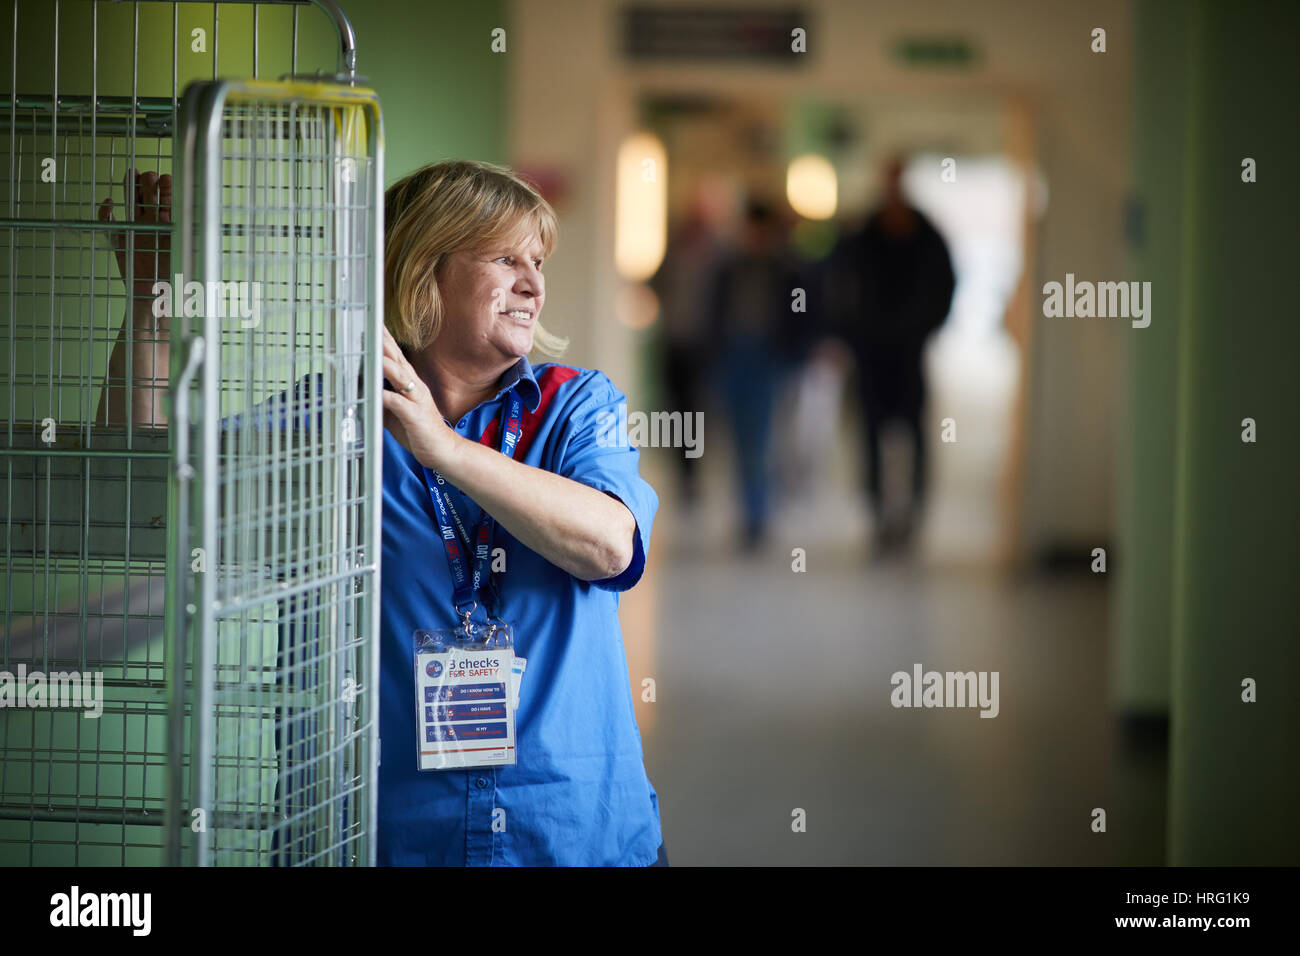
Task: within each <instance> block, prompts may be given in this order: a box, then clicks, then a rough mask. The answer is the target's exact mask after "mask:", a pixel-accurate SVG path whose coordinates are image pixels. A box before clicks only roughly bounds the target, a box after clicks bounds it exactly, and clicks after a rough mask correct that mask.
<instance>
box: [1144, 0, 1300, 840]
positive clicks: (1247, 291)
mask: <svg viewBox="0 0 1300 956" xmlns="http://www.w3.org/2000/svg"><path fill="white" fill-rule="evenodd" d="M1138 22H1139V42H1138V44H1137V60H1138V65H1139V85H1140V92H1139V97H1138V104H1139V114H1140V121H1139V126H1138V130H1137V134H1138V145H1137V157H1138V158H1137V175H1138V189H1139V192H1140V193H1141V194H1142V195H1143V196H1145V197H1146V198H1147V200H1148V202H1149V207H1148V215H1149V227H1150V232H1149V237H1148V243H1147V248H1146V251H1145V253H1144V255H1143V267H1144V268H1149V269H1151V275H1149V276H1148V275H1146V274H1145V273H1144V274H1142V276H1141V277H1142V278H1143V279H1147V278H1151V279H1152V280H1153V281H1157V280H1158V281H1159V282H1161V283H1162V284H1163V283H1170V285H1171V288H1170V289H1169V290H1168V291H1165V292H1163V295H1164V296H1165V299H1164V301H1170V298H1171V297H1172V298H1173V301H1176V302H1177V303H1178V308H1177V311H1175V312H1173V313H1172V314H1170V313H1168V312H1166V313H1165V314H1166V315H1169V318H1170V320H1172V321H1174V322H1176V323H1177V328H1176V329H1175V330H1170V333H1169V334H1168V335H1167V336H1165V337H1163V338H1161V337H1157V336H1156V335H1155V333H1156V330H1157V328H1158V326H1159V325H1160V324H1161V319H1160V317H1159V315H1157V316H1156V317H1154V318H1153V321H1152V326H1151V329H1149V330H1146V331H1147V332H1150V333H1152V335H1150V336H1145V337H1144V341H1142V342H1141V343H1140V345H1138V346H1136V347H1135V350H1134V363H1133V369H1132V371H1133V386H1134V388H1133V392H1132V394H1133V396H1134V397H1133V401H1134V402H1135V403H1136V404H1137V406H1138V407H1135V408H1134V409H1133V415H1134V419H1135V425H1136V432H1135V437H1136V443H1135V444H1136V449H1135V451H1136V455H1135V459H1134V468H1133V473H1132V480H1133V481H1134V483H1135V487H1134V489H1133V494H1132V496H1131V499H1130V509H1131V513H1130V515H1129V517H1128V520H1132V521H1133V522H1134V526H1133V527H1132V528H1129V529H1127V530H1126V534H1127V535H1128V540H1129V547H1130V549H1131V551H1130V553H1129V556H1128V558H1127V559H1126V560H1125V563H1124V570H1123V574H1124V576H1125V579H1126V581H1125V588H1126V590H1125V593H1126V594H1127V598H1126V600H1127V608H1128V610H1127V612H1126V617H1125V620H1124V627H1125V628H1126V629H1127V630H1126V631H1122V632H1121V633H1122V638H1123V640H1125V641H1127V642H1128V643H1129V644H1130V645H1131V646H1130V647H1129V648H1128V649H1127V650H1126V651H1125V652H1124V653H1122V654H1121V655H1120V657H1121V659H1125V658H1126V659H1127V660H1128V661H1129V664H1130V667H1129V671H1128V673H1129V682H1128V684H1127V685H1126V686H1127V689H1128V691H1129V692H1130V693H1131V694H1132V696H1133V698H1134V699H1142V698H1144V697H1145V698H1146V699H1149V700H1152V701H1155V700H1156V699H1157V694H1156V690H1157V688H1158V687H1159V686H1160V684H1161V683H1162V681H1161V679H1160V677H1159V673H1158V672H1159V666H1160V661H1161V659H1162V657H1163V653H1164V651H1163V647H1162V640H1161V634H1162V632H1163V630H1164V628H1165V626H1166V621H1167V622H1168V632H1169V634H1170V662H1169V674H1170V678H1169V699H1170V718H1171V728H1172V739H1171V752H1170V781H1169V793H1170V806H1169V823H1168V846H1169V862H1170V863H1173V864H1179V865H1202V866H1206V865H1228V864H1247V865H1250V864H1279V863H1295V862H1296V860H1297V859H1300V817H1297V815H1296V813H1295V808H1296V807H1297V806H1300V760H1298V759H1297V757H1298V756H1300V754H1298V753H1297V746H1296V731H1297V728H1300V699H1298V698H1297V697H1296V695H1295V693H1294V688H1295V687H1296V685H1297V682H1300V641H1297V636H1298V635H1297V625H1296V617H1295V610H1294V606H1295V602H1294V593H1295V590H1296V580H1295V579H1296V571H1297V569H1298V568H1300V535H1298V534H1297V532H1298V530H1300V501H1298V499H1297V496H1296V484H1297V481H1296V479H1297V475H1300V452H1298V451H1297V444H1296V440H1297V432H1298V430H1300V402H1298V401H1297V399H1296V397H1295V390H1294V386H1293V384H1292V379H1293V377H1294V376H1295V374H1296V362H1297V359H1298V358H1300V324H1297V321H1296V314H1295V294H1294V288H1295V287H1294V279H1293V275H1294V271H1295V267H1294V263H1293V262H1292V259H1293V255H1294V249H1295V241H1294V235H1295V228H1296V225H1295V214H1296V209H1297V208H1298V207H1297V202H1296V198H1297V197H1296V187H1295V181H1294V178H1293V172H1292V170H1291V167H1290V163H1291V161H1292V160H1293V158H1294V157H1295V156H1296V155H1297V149H1298V148H1300V143H1298V142H1297V139H1298V137H1297V134H1296V126H1295V122H1294V119H1293V116H1292V114H1293V103H1292V100H1293V98H1294V89H1295V85H1296V84H1295V80H1296V75H1295V73H1296V71H1295V67H1294V62H1295V60H1294V51H1293V49H1292V46H1293V38H1294V37H1295V35H1296V33H1297V28H1300V7H1297V6H1296V5H1294V4H1293V3H1289V2H1270V3H1260V4H1254V5H1251V6H1250V7H1249V8H1240V7H1236V6H1233V5H1229V4H1217V3H1211V2H1206V0H1200V2H1195V3H1171V2H1167V0H1144V2H1142V3H1140V4H1139V6H1138ZM1184 118H1185V119H1184ZM1184 123H1185V126H1184ZM1179 126H1184V132H1183V134H1182V135H1181V136H1179V135H1177V127H1179ZM1245 157H1251V158H1253V159H1255V160H1256V162H1257V163H1258V182H1256V183H1253V184H1248V183H1243V182H1242V179H1241V171H1242V167H1241V164H1242V160H1243V158H1245ZM1175 256H1176V261H1175ZM1175 279H1176V285H1174V280H1175ZM1160 288H1161V287H1160V286H1156V287H1155V289H1156V290H1159V289H1160ZM1175 289H1176V291H1175ZM1153 291H1154V290H1153ZM1161 296H1162V292H1161V291H1154V299H1155V301H1156V302H1157V303H1159V302H1160V301H1161ZM1171 370H1172V371H1171ZM1171 375H1172V376H1173V378H1172V379H1171ZM1174 379H1176V382H1175V381H1174ZM1171 382H1172V383H1173V384H1174V391H1173V393H1172V394H1173V403H1174V410H1173V411H1172V412H1171V411H1169V408H1168V404H1169V398H1170V392H1169V388H1170V385H1171ZM1248 417H1249V418H1253V419H1254V420H1255V421H1256V423H1257V427H1258V436H1257V441H1256V442H1255V443H1253V444H1251V443H1245V442H1243V441H1242V440H1241V433H1242V424H1241V423H1242V419H1244V418H1248ZM1169 432H1172V433H1173V435H1174V444H1173V460H1172V463H1171V462H1170V461H1169V448H1168V446H1167V438H1166V435H1167V434H1168V433H1169ZM1169 498H1172V527H1171V529H1168V530H1171V531H1172V533H1168V531H1167V527H1166V510H1165V507H1166V506H1165V505H1164V502H1165V501H1166V500H1169ZM1164 567H1168V568H1169V569H1170V570H1169V573H1168V582H1169V586H1168V587H1167V588H1166V586H1165V579H1166V572H1165V571H1164V570H1163V568H1164ZM1166 607H1167V608H1168V612H1166ZM1144 645H1145V646H1144ZM1247 678H1250V679H1253V680H1254V681H1256V682H1257V685H1258V701H1257V702H1256V703H1245V702H1243V701H1242V686H1241V685H1242V681H1243V680H1244V679H1247Z"/></svg>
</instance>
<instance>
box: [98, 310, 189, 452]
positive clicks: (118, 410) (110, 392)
mask: <svg viewBox="0 0 1300 956" xmlns="http://www.w3.org/2000/svg"><path fill="white" fill-rule="evenodd" d="M128 324H129V327H130V329H131V341H130V344H129V346H128V343H127V328H128ZM170 338H171V335H170V330H169V328H168V321H167V319H158V318H156V317H155V316H154V314H153V304H152V301H151V300H139V299H137V300H135V301H134V305H133V307H132V310H131V315H130V316H128V317H127V318H125V319H124V320H123V322H122V329H121V331H120V332H119V333H118V336H117V341H116V342H115V343H114V345H113V352H112V354H111V355H110V356H109V359H108V382H107V383H106V386H105V389H104V392H103V394H102V395H101V396H100V399H99V410H98V412H97V413H96V415H95V421H96V422H99V423H103V424H109V425H125V424H126V421H127V407H128V404H129V406H130V412H131V423H132V425H135V426H139V427H144V428H149V427H152V428H164V427H166V425H167V388H168V381H169V374H170V367H169V343H170ZM128 355H129V356H130V358H131V362H130V368H129V369H128V368H127V356H128Z"/></svg>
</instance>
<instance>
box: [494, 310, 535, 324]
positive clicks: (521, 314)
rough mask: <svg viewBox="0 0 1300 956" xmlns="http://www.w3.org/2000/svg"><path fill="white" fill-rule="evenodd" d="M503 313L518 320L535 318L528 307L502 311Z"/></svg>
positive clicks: (526, 320)
mask: <svg viewBox="0 0 1300 956" xmlns="http://www.w3.org/2000/svg"><path fill="white" fill-rule="evenodd" d="M501 314H502V315H504V316H507V317H508V318H511V319H515V320H516V321H518V322H531V321H532V320H533V313H532V312H529V311H528V310H527V309H511V310H510V311H509V312H502V313H501Z"/></svg>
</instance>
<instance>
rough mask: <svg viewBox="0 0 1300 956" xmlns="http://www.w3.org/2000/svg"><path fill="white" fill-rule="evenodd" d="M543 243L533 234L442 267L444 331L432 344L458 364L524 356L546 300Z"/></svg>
mask: <svg viewBox="0 0 1300 956" xmlns="http://www.w3.org/2000/svg"><path fill="white" fill-rule="evenodd" d="M541 267H542V243H541V240H540V239H539V238H538V237H537V236H535V235H529V236H527V237H525V238H522V239H518V240H515V241H512V242H502V243H499V244H498V245H495V246H488V247H485V248H483V249H478V250H473V251H470V250H462V251H460V252H454V253H452V254H451V255H449V256H447V258H446V259H444V260H443V262H442V269H441V270H440V276H439V278H438V291H439V293H440V294H441V296H442V303H443V309H444V312H443V323H442V330H441V331H440V332H439V333H438V338H437V340H436V341H435V342H434V344H433V348H435V349H437V350H438V351H440V352H441V351H444V350H445V351H446V353H448V354H452V355H456V356H458V357H460V358H462V359H465V360H469V361H473V362H477V363H481V364H484V365H499V364H502V363H504V362H506V361H507V360H510V361H514V360H517V359H519V358H520V357H521V356H524V355H527V354H528V353H529V352H530V351H531V350H532V347H533V334H534V332H535V331H536V329H537V322H538V319H539V317H540V316H541V312H542V303H543V302H544V301H545V299H546V283H545V280H544V279H543V278H542V270H541Z"/></svg>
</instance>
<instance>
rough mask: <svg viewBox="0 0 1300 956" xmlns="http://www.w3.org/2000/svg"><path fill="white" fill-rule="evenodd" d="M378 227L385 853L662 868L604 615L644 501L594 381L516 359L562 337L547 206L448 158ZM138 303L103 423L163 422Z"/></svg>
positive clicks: (639, 527) (637, 540) (655, 813)
mask: <svg viewBox="0 0 1300 956" xmlns="http://www.w3.org/2000/svg"><path fill="white" fill-rule="evenodd" d="M135 179H136V182H135V192H136V203H135V204H134V205H135V208H134V209H133V210H132V213H133V215H134V216H135V217H136V218H137V219H145V220H152V221H158V222H167V221H170V199H171V195H170V193H171V179H170V177H169V176H162V177H159V176H157V175H156V174H154V173H143V174H140V175H138V176H136V177H135ZM127 185H128V187H130V185H131V184H130V182H129V180H128V183H127ZM111 212H112V203H111V202H110V201H107V200H106V201H105V204H104V206H103V207H102V208H101V210H100V218H101V219H105V220H108V219H109V218H110V217H111ZM384 216H385V221H384V231H385V253H384V254H385V261H384V298H385V316H384V319H385V326H386V328H385V330H384V341H383V349H384V355H383V368H384V377H385V380H386V383H387V384H386V387H385V390H384V391H383V392H382V395H383V404H384V409H383V414H384V425H385V429H384V434H383V521H382V536H383V557H382V565H381V581H382V588H381V595H380V600H381V614H380V642H381V647H380V680H379V695H380V720H379V734H380V742H381V746H382V760H381V761H380V766H379V794H378V804H379V806H378V810H379V813H378V816H379V832H378V834H377V846H378V856H377V858H378V862H379V863H381V864H387V865H424V866H428V865H444V866H445V865H468V866H485V865H492V866H510V865H523V866H539V865H588V866H611V865H614V866H656V865H657V866H666V865H667V856H666V854H665V852H664V847H663V841H662V838H661V835H660V827H659V798H658V795H657V794H656V793H655V790H654V787H653V786H651V784H650V780H649V778H648V777H647V775H646V772H645V766H644V763H643V758H642V752H641V736H640V730H639V728H638V727H637V724H636V717H635V714H634V712H633V706H632V692H631V687H630V680H629V677H628V669H627V659H626V654H625V651H624V649H623V639H622V634H621V632H620V630H619V622H618V595H619V592H621V591H625V590H627V589H628V588H630V587H632V586H633V585H634V584H636V582H637V581H638V580H639V579H640V577H641V574H642V572H643V570H644V569H645V561H646V549H647V547H648V545H649V541H650V525H651V522H652V521H653V519H654V515H655V511H656V509H657V508H658V504H659V500H658V497H657V496H656V495H655V492H654V489H652V488H651V487H650V485H649V484H647V483H646V481H645V480H644V479H643V478H642V477H641V476H640V474H639V472H638V457H639V456H638V452H637V451H636V449H635V448H633V447H632V446H631V445H629V444H628V443H627V441H626V438H623V440H622V442H621V443H620V441H619V435H618V434H617V433H616V432H615V430H614V429H611V428H609V427H608V425H607V423H608V422H609V421H610V420H613V419H616V418H618V411H619V408H620V406H621V405H624V404H625V402H626V399H625V397H624V396H623V394H622V393H621V392H620V391H619V390H618V389H617V388H616V387H615V386H614V384H613V383H612V382H611V381H610V380H609V378H608V377H606V376H605V375H604V374H603V373H602V372H599V371H595V370H590V369H581V368H574V367H570V366H566V365H561V364H558V363H554V362H545V363H542V364H539V365H536V366H534V365H532V364H530V363H529V361H528V358H527V356H528V354H529V353H530V352H532V351H533V349H534V348H536V349H537V350H538V351H539V352H542V353H544V354H548V355H551V356H554V355H557V354H558V353H559V352H561V351H562V350H563V349H564V347H565V345H566V343H565V341H564V340H562V339H558V338H557V337H555V336H554V335H552V334H550V333H548V332H546V331H545V330H544V329H543V328H542V326H541V313H542V306H543V304H544V302H545V299H546V285H545V280H544V278H543V275H542V266H543V263H544V261H545V259H546V257H547V256H549V255H550V253H551V250H552V249H553V248H554V246H555V241H556V219H555V213H554V211H553V210H552V209H551V207H550V205H549V204H548V203H547V202H546V200H545V199H543V198H542V197H541V196H540V195H539V194H538V193H537V192H536V191H535V190H533V189H532V188H531V187H530V186H529V185H528V184H526V183H524V182H523V181H522V180H520V179H519V178H518V177H516V176H515V175H514V174H513V173H511V172H510V171H509V170H508V169H505V168H503V167H500V166H495V165H491V164H488V163H478V162H469V161H448V162H440V163H434V164H432V165H429V166H425V167H424V168H422V169H418V170H416V171H415V172H413V173H411V174H410V175H409V176H407V177H406V178H404V179H402V180H401V181H399V182H397V183H395V184H394V185H393V186H391V187H390V188H389V189H388V191H387V195H386V200H385V209H384ZM117 252H118V260H119V261H118V265H119V268H120V269H121V270H122V274H123V276H125V275H127V272H128V266H127V262H126V253H125V244H124V242H122V241H121V240H119V241H118V244H117ZM136 258H137V260H138V261H136V262H135V265H134V270H133V271H134V274H135V275H136V276H137V282H136V285H137V286H141V288H144V289H147V287H148V286H147V283H148V281H149V280H151V279H152V277H153V276H155V275H159V276H166V275H168V268H169V267H168V264H169V255H168V249H167V248H166V246H165V243H164V244H161V245H160V246H159V247H158V248H157V249H155V248H154V247H153V246H149V248H147V249H145V250H144V252H143V254H138V255H137V257H136ZM142 283H143V285H142ZM134 297H135V300H136V301H135V303H134V307H133V312H132V315H131V316H130V317H128V321H132V322H134V323H135V333H136V334H135V336H134V338H133V339H131V342H132V346H131V351H132V355H133V363H128V362H127V356H126V353H127V351H128V349H127V342H128V338H127V335H126V329H125V326H124V328H123V334H122V336H121V337H120V339H119V341H118V343H117V346H116V348H115V349H114V353H113V357H112V360H111V361H110V382H109V387H108V388H107V389H106V391H105V394H104V398H103V405H102V406H101V414H100V417H101V419H102V420H106V421H109V422H124V421H126V418H127V415H128V406H129V407H130V409H131V412H130V414H132V416H133V420H134V421H135V422H136V423H137V424H146V425H151V426H155V427H158V426H165V425H166V415H165V410H164V407H163V402H162V396H163V395H165V384H164V383H165V382H166V380H167V371H168V370H167V365H168V356H167V351H166V341H167V332H168V330H167V329H166V327H161V328H159V327H154V326H153V325H152V322H153V319H152V316H151V314H150V311H149V303H148V299H147V298H146V297H145V294H144V293H143V292H141V291H140V290H139V289H137V290H135V296H134ZM144 330H147V331H148V332H149V334H148V335H145V334H144ZM128 367H130V368H132V369H133V375H132V376H131V378H132V381H133V384H134V386H135V387H134V389H132V388H128V387H126V385H125V377H126V372H125V370H126V369H127V368H128ZM272 404H274V403H272ZM511 633H512V643H511V644H505V643H503V641H502V638H503V636H504V635H507V634H511ZM462 638H463V639H462ZM282 639H283V638H282ZM506 648H509V650H510V653H509V654H505V653H503V652H504V650H505V649H506ZM518 661H523V662H526V669H525V668H524V664H523V663H518ZM506 664H512V665H513V666H511V667H509V668H507V667H506ZM452 678H455V679H454V680H453V679H452Z"/></svg>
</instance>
